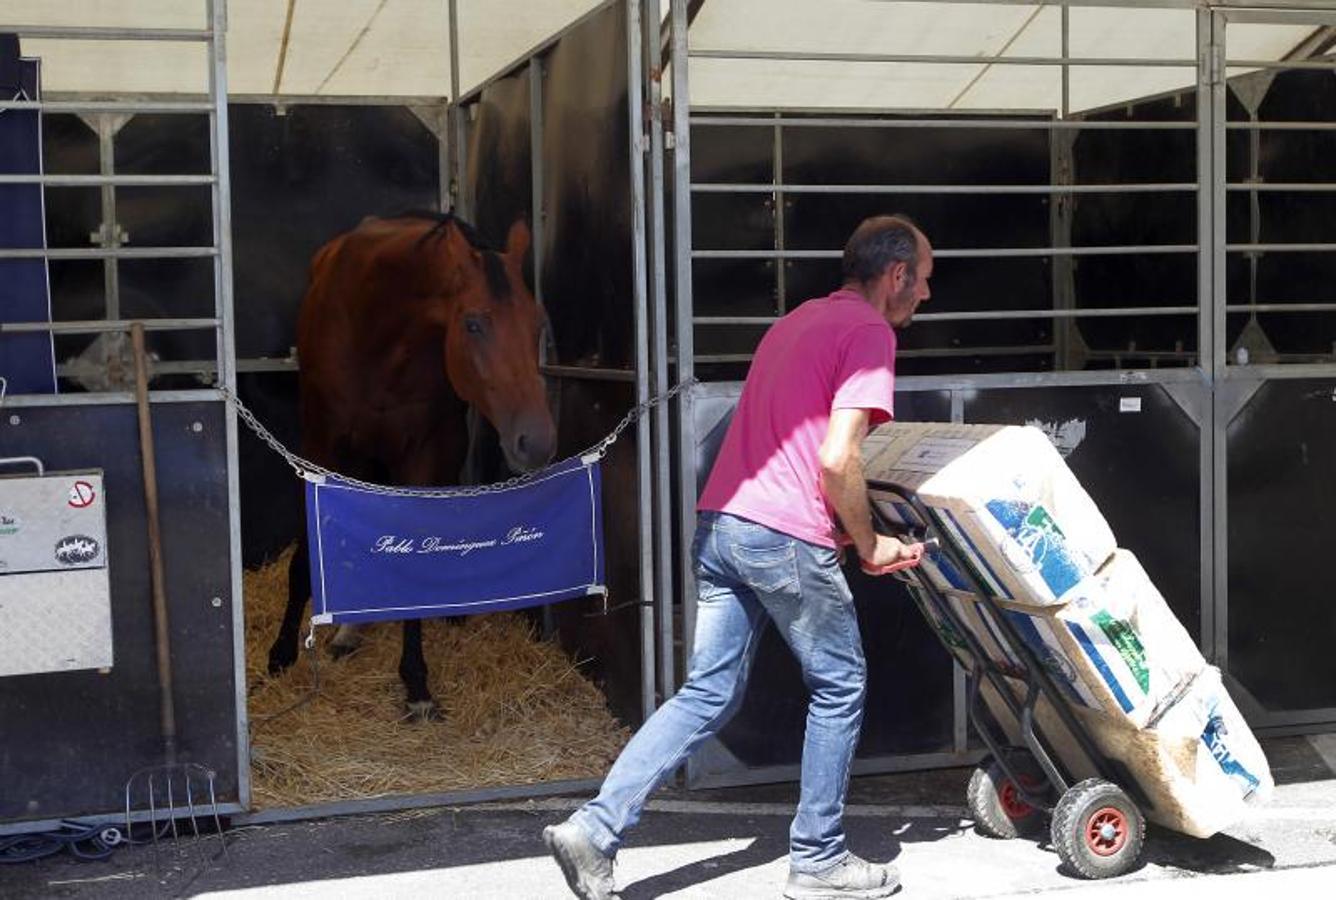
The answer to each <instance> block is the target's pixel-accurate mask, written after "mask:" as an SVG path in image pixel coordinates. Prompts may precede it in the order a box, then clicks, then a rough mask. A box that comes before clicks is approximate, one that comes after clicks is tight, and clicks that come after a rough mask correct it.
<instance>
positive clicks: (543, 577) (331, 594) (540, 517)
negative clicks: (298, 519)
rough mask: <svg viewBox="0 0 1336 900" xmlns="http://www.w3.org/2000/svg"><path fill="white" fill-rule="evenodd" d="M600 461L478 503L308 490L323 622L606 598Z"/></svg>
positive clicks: (571, 465) (333, 483)
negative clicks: (597, 596) (598, 595)
mask: <svg viewBox="0 0 1336 900" xmlns="http://www.w3.org/2000/svg"><path fill="white" fill-rule="evenodd" d="M601 494H602V480H601V474H600V469H599V466H598V463H593V464H591V465H588V466H585V465H583V464H582V463H581V462H580V460H578V459H573V460H566V461H564V462H561V463H558V464H557V465H555V466H552V467H551V468H549V469H547V470H545V471H544V472H543V473H542V474H540V475H538V476H536V477H535V478H534V479H533V480H531V481H529V482H526V483H525V484H522V485H519V486H517V487H513V488H508V489H505V490H502V491H494V492H490V493H486V494H480V495H478V496H474V497H459V496H456V497H445V498H432V497H421V496H403V495H393V496H391V495H385V494H377V493H371V492H368V491H365V490H361V489H358V488H355V487H351V486H349V485H347V484H346V483H343V482H339V481H337V480H329V481H326V482H324V483H319V484H317V483H310V482H308V484H307V486H306V515H307V524H308V528H309V529H310V530H309V532H308V533H309V535H310V547H311V584H312V591H311V593H312V596H313V598H314V604H315V605H314V610H315V615H316V621H317V622H318V623H320V624H327V623H345V622H366V621H374V620H382V619H388V620H394V619H415V618H429V617H433V616H450V615H468V614H471V613H484V612H497V611H500V610H509V609H520V608H523V607H527V606H538V605H541V604H545V603H553V602H556V601H558V600H566V599H569V598H572V597H583V596H585V595H587V594H591V593H601V592H602V591H603V515H602V502H601Z"/></svg>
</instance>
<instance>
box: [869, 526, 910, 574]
mask: <svg viewBox="0 0 1336 900" xmlns="http://www.w3.org/2000/svg"><path fill="white" fill-rule="evenodd" d="M923 550H924V546H923V545H922V544H906V543H904V542H903V541H899V540H897V539H895V538H893V537H890V536H888V535H884V534H878V535H877V536H876V543H874V544H873V546H872V553H871V554H869V555H867V556H860V558H859V565H860V566H861V567H862V569H863V571H864V572H866V573H867V574H869V575H888V574H890V573H891V572H898V571H900V570H901V569H908V568H910V567H911V566H916V565H918V564H919V560H921V559H922V558H923Z"/></svg>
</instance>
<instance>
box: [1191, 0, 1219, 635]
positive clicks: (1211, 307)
mask: <svg viewBox="0 0 1336 900" xmlns="http://www.w3.org/2000/svg"><path fill="white" fill-rule="evenodd" d="M1213 21H1214V15H1213V14H1212V13H1211V11H1210V10H1205V9H1202V10H1198V11H1197V59H1198V65H1197V242H1198V244H1199V245H1200V247H1201V249H1200V251H1199V252H1198V253H1197V359H1198V365H1197V370H1198V371H1199V372H1200V373H1201V376H1202V382H1201V383H1202V390H1203V392H1204V393H1205V395H1206V396H1205V398H1204V399H1205V401H1206V402H1204V403H1202V404H1201V409H1202V415H1201V423H1200V425H1199V426H1198V438H1197V442H1198V458H1199V462H1198V467H1197V468H1198V473H1199V474H1198V478H1199V481H1200V486H1199V493H1200V498H1201V504H1200V516H1199V520H1200V524H1199V526H1198V528H1199V530H1200V534H1199V548H1200V549H1199V552H1200V556H1201V560H1200V563H1201V607H1200V611H1199V613H1198V615H1199V619H1200V621H1199V623H1198V634H1197V637H1198V641H1199V642H1200V644H1201V648H1202V653H1203V654H1204V655H1205V656H1206V658H1207V659H1214V656H1215V600H1214V598H1215V527H1214V523H1215V495H1216V490H1217V486H1216V478H1215V403H1216V401H1215V381H1216V369H1215V365H1216V353H1215V314H1216V308H1217V306H1223V300H1221V301H1217V300H1216V299H1215V281H1214V273H1215V265H1216V262H1215V254H1216V248H1217V245H1218V244H1223V243H1224V233H1223V232H1220V233H1219V236H1218V237H1217V232H1216V219H1215V200H1216V196H1217V194H1218V193H1220V192H1218V191H1217V189H1216V178H1217V176H1216V175H1215V141H1216V134H1215V131H1216V123H1215V102H1214V91H1215V85H1214V81H1213V78H1212V54H1213V47H1214V42H1213V40H1212V29H1213V27H1214V26H1213ZM1219 178H1220V180H1221V181H1223V180H1224V174H1223V173H1222V174H1221V175H1220V176H1219Z"/></svg>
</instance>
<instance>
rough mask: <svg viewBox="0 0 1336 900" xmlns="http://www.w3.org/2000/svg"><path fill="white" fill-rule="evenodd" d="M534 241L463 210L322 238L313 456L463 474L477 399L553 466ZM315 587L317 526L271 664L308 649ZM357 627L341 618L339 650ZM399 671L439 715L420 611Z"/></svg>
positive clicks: (305, 449) (367, 467)
mask: <svg viewBox="0 0 1336 900" xmlns="http://www.w3.org/2000/svg"><path fill="white" fill-rule="evenodd" d="M528 246H529V230H528V228H527V226H525V224H524V223H523V222H516V223H515V224H514V225H512V226H511V228H510V233H509V235H508V236H507V239H506V246H505V249H504V250H497V249H493V248H490V247H488V246H486V245H485V244H484V243H483V242H482V240H481V239H480V238H479V237H478V235H477V233H476V232H475V231H474V230H473V228H472V227H471V226H469V225H467V224H465V223H464V222H462V221H460V220H459V219H457V218H455V217H454V216H451V215H448V214H446V215H439V214H436V213H408V214H405V215H402V216H398V217H395V218H389V219H378V218H368V219H364V220H363V221H362V223H361V224H359V225H358V226H357V227H356V228H355V229H353V230H352V231H350V232H347V233H346V234H342V235H340V236H339V237H336V238H334V239H333V240H332V241H330V242H329V243H328V244H326V245H325V246H324V247H322V248H320V250H319V251H317V253H316V254H315V257H314V258H313V259H312V262H311V273H310V281H309V285H308V287H307V290H306V296H305V298H304V299H303V301H302V306H301V313H300V315H299V317H298V322H297V357H298V360H299V361H300V364H301V374H300V387H301V431H302V453H303V455H305V456H306V457H307V458H308V459H310V460H311V461H312V462H315V463H318V464H319V465H322V466H324V467H326V468H329V469H332V470H334V471H336V472H339V473H341V474H344V475H350V476H352V477H355V478H361V479H364V480H367V481H376V482H381V483H387V484H394V485H415V486H416V485H424V486H425V485H431V486H439V485H452V484H458V483H459V481H460V471H461V469H462V467H463V465H464V462H465V458H466V456H467V453H468V449H469V436H468V427H467V424H466V422H467V417H468V413H469V408H470V407H472V408H473V409H474V410H476V411H477V412H478V413H480V414H481V416H482V417H483V418H484V419H486V421H487V422H489V423H490V424H491V425H492V427H493V428H495V429H496V432H497V434H498V436H499V438H500V443H501V452H502V454H503V455H504V457H505V460H506V463H507V464H508V465H509V466H510V468H511V469H514V470H515V471H518V472H526V471H531V470H533V469H537V468H540V467H542V466H543V465H546V464H547V463H548V462H549V461H550V460H551V459H552V455H553V451H554V450H555V448H556V428H555V426H554V424H553V421H552V416H551V413H550V411H549V409H548V405H547V395H546V392H545V388H544V384H543V378H542V376H541V375H540V373H539V371H538V353H539V341H540V339H541V337H542V334H543V329H544V327H545V324H546V317H545V315H544V313H543V310H542V308H541V307H540V306H539V305H538V303H537V302H536V301H535V300H534V297H533V294H531V293H530V292H529V289H528V288H527V287H526V286H525V284H524V278H523V276H522V274H521V270H520V266H521V263H522V261H523V259H524V254H525V251H526V250H527V249H528ZM310 595H311V573H310V568H309V566H308V554H307V538H306V535H305V534H303V536H302V538H301V540H300V542H299V545H298V547H297V552H296V554H295V555H294V556H293V558H292V563H291V566H290V567H289V570H288V605H287V609H286V611H285V612H284V615H283V624H282V626H281V627H280V629H279V633H278V637H277V638H276V639H275V641H274V644H273V646H272V647H271V648H270V651H269V671H270V672H271V673H278V672H281V671H282V670H284V669H286V668H287V667H288V666H290V665H292V663H293V662H294V661H295V660H296V658H297V641H298V637H299V632H300V628H301V619H302V612H303V610H304V609H305V606H306V601H307V599H308V598H309V597H310ZM349 635H351V639H350V638H349ZM356 640H357V639H356V635H355V634H352V633H351V632H350V631H347V630H344V629H341V630H340V633H339V634H338V635H337V636H336V637H335V646H334V652H335V655H341V654H340V651H341V650H343V651H344V652H347V650H348V649H349V647H350V645H351V646H352V647H355V646H356ZM399 676H400V678H401V679H402V680H403V682H404V688H405V691H406V694H407V704H408V709H409V712H410V713H411V714H412V715H413V716H415V717H418V718H430V717H435V716H436V715H437V709H436V705H435V702H434V701H433V700H432V696H431V692H430V691H429V690H428V688H427V664H426V662H425V660H424V659H423V656H422V623H421V621H420V620H416V619H413V620H407V621H405V622H404V640H403V654H402V656H401V658H400V661H399Z"/></svg>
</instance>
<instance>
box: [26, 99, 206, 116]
mask: <svg viewBox="0 0 1336 900" xmlns="http://www.w3.org/2000/svg"><path fill="white" fill-rule="evenodd" d="M7 109H19V110H23V109H26V110H40V111H42V112H46V113H207V112H211V111H212V110H213V107H212V106H211V105H210V104H209V103H207V102H205V101H202V100H201V101H193V100H158V101H153V100H145V101H139V100H135V101H127V100H0V112H3V111H4V110H7Z"/></svg>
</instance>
